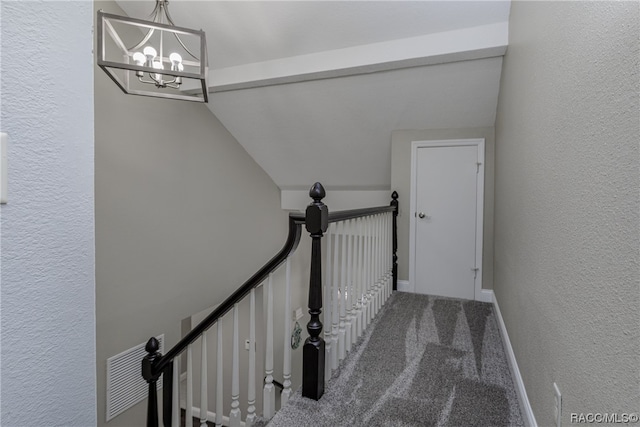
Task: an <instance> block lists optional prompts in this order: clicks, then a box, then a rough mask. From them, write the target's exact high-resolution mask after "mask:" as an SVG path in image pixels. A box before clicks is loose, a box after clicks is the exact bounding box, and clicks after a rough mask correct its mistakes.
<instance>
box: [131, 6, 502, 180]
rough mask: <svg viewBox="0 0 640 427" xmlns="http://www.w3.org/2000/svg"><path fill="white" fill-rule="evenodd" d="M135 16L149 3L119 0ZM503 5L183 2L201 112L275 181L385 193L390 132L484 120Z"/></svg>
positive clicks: (491, 100)
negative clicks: (200, 56)
mask: <svg viewBox="0 0 640 427" xmlns="http://www.w3.org/2000/svg"><path fill="white" fill-rule="evenodd" d="M118 3H119V4H120V6H121V7H122V8H123V9H124V10H125V11H126V12H127V13H128V14H129V15H130V16H135V17H145V16H147V15H148V14H149V13H150V11H151V10H152V9H153V6H154V2H153V1H142V2H133V1H120V2H118ZM509 7H510V3H509V2H508V1H495V2H492V1H471V2H458V1H407V2H405V1H380V2H377V1H376V2H374V1H340V2H334V1H294V2H280V1H258V2H252V1H247V2H245V1H231V2H224V1H186V0H173V1H171V3H170V12H171V15H172V17H173V20H174V21H175V22H176V24H177V25H180V26H186V27H192V28H202V29H203V30H204V31H205V32H206V34H207V43H208V49H209V65H210V68H211V75H210V82H209V84H210V86H211V87H210V92H211V93H210V101H209V104H208V106H209V108H210V109H211V111H212V112H213V113H214V114H215V115H216V116H217V117H218V119H220V121H221V122H222V123H223V124H224V125H225V126H226V127H227V129H228V130H229V131H230V132H231V133H232V134H233V135H234V136H235V137H236V139H237V140H238V142H239V143H240V144H242V145H243V146H244V148H245V149H246V150H247V152H249V154H250V155H251V156H253V158H254V159H255V160H256V162H257V163H258V164H259V165H260V166H261V167H262V168H263V169H264V170H265V171H266V172H267V173H268V174H269V175H270V176H271V178H272V179H273V180H274V181H275V183H276V184H277V185H278V186H279V187H280V188H282V189H299V188H308V186H309V184H310V183H313V182H314V181H322V182H323V183H324V184H325V186H326V187H327V188H329V189H331V188H341V189H389V187H390V165H391V159H390V156H391V148H390V147H391V145H390V144H391V132H392V131H393V130H396V129H429V128H463V127H475V126H493V125H494V122H495V112H496V106H497V98H498V88H499V81H500V71H501V66H502V57H501V55H502V54H504V49H505V48H506V39H507V31H508V28H507V24H506V22H507V21H508V17H509Z"/></svg>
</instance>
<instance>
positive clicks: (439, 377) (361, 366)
mask: <svg viewBox="0 0 640 427" xmlns="http://www.w3.org/2000/svg"><path fill="white" fill-rule="evenodd" d="M522 425H524V422H523V418H522V415H521V412H520V406H519V402H518V397H517V395H516V391H515V387H514V384H513V381H512V378H511V374H510V370H509V366H508V363H507V358H506V355H505V352H504V350H503V343H502V338H501V336H500V333H499V329H498V325H497V322H496V317H495V314H494V312H493V306H492V305H491V304H489V303H484V302H476V301H467V300H458V299H451V298H443V297H434V296H427V295H417V294H409V293H403V292H395V293H394V294H393V295H392V296H391V297H390V298H389V300H388V301H387V303H386V304H385V307H384V308H383V309H382V311H381V312H380V314H379V315H378V316H377V318H376V319H375V320H374V321H373V323H372V324H371V325H370V327H369V328H368V330H367V332H366V333H365V334H364V335H363V336H362V338H361V339H360V341H359V342H358V344H357V346H355V347H354V349H353V351H352V352H351V353H350V354H349V356H348V357H347V358H346V359H345V360H344V361H343V362H342V363H341V364H340V367H339V369H338V370H337V371H336V372H334V374H333V377H332V378H331V380H330V381H329V383H328V386H327V390H326V391H325V395H324V396H323V397H322V399H320V400H319V401H314V400H310V399H306V398H304V397H302V395H301V394H300V393H294V394H293V396H292V397H291V399H290V400H289V403H288V404H287V406H286V407H283V408H282V409H281V410H280V411H279V412H278V413H277V414H276V415H275V417H273V418H272V419H271V421H270V422H269V423H268V426H269V427H299V426H326V427H336V426H380V427H382V426H385V427H386V426H482V427H484V426H522Z"/></svg>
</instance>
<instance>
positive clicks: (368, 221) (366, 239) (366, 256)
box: [362, 217, 371, 331]
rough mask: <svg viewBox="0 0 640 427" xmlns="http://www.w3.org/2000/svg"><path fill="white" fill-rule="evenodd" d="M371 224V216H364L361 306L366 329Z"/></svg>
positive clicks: (368, 317)
mask: <svg viewBox="0 0 640 427" xmlns="http://www.w3.org/2000/svg"><path fill="white" fill-rule="evenodd" d="M370 226H371V217H366V218H364V289H363V293H364V308H363V316H362V317H363V326H362V328H363V329H364V330H365V331H366V330H367V327H368V326H369V321H370V320H371V316H370V312H371V310H370V308H371V305H370V303H371V274H370V273H371V270H370V264H371V262H370V258H369V252H370V248H371V245H370V244H371V239H369V232H370Z"/></svg>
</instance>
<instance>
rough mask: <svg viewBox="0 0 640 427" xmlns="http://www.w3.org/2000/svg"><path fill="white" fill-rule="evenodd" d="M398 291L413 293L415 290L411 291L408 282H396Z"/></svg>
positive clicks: (411, 287) (411, 288)
mask: <svg viewBox="0 0 640 427" xmlns="http://www.w3.org/2000/svg"><path fill="white" fill-rule="evenodd" d="M398 291H400V292H412V293H415V291H416V290H415V289H413V286H411V285H410V284H409V281H408V280H398Z"/></svg>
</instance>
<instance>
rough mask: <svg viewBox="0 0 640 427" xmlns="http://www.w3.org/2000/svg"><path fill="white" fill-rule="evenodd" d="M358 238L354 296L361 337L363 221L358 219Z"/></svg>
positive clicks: (362, 312)
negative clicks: (355, 290)
mask: <svg viewBox="0 0 640 427" xmlns="http://www.w3.org/2000/svg"><path fill="white" fill-rule="evenodd" d="M356 232H357V237H358V281H357V283H358V290H357V293H356V296H357V298H358V302H357V310H356V318H357V324H358V327H357V335H358V338H360V336H362V331H363V329H364V328H363V320H364V219H363V218H358V226H357V230H356Z"/></svg>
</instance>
